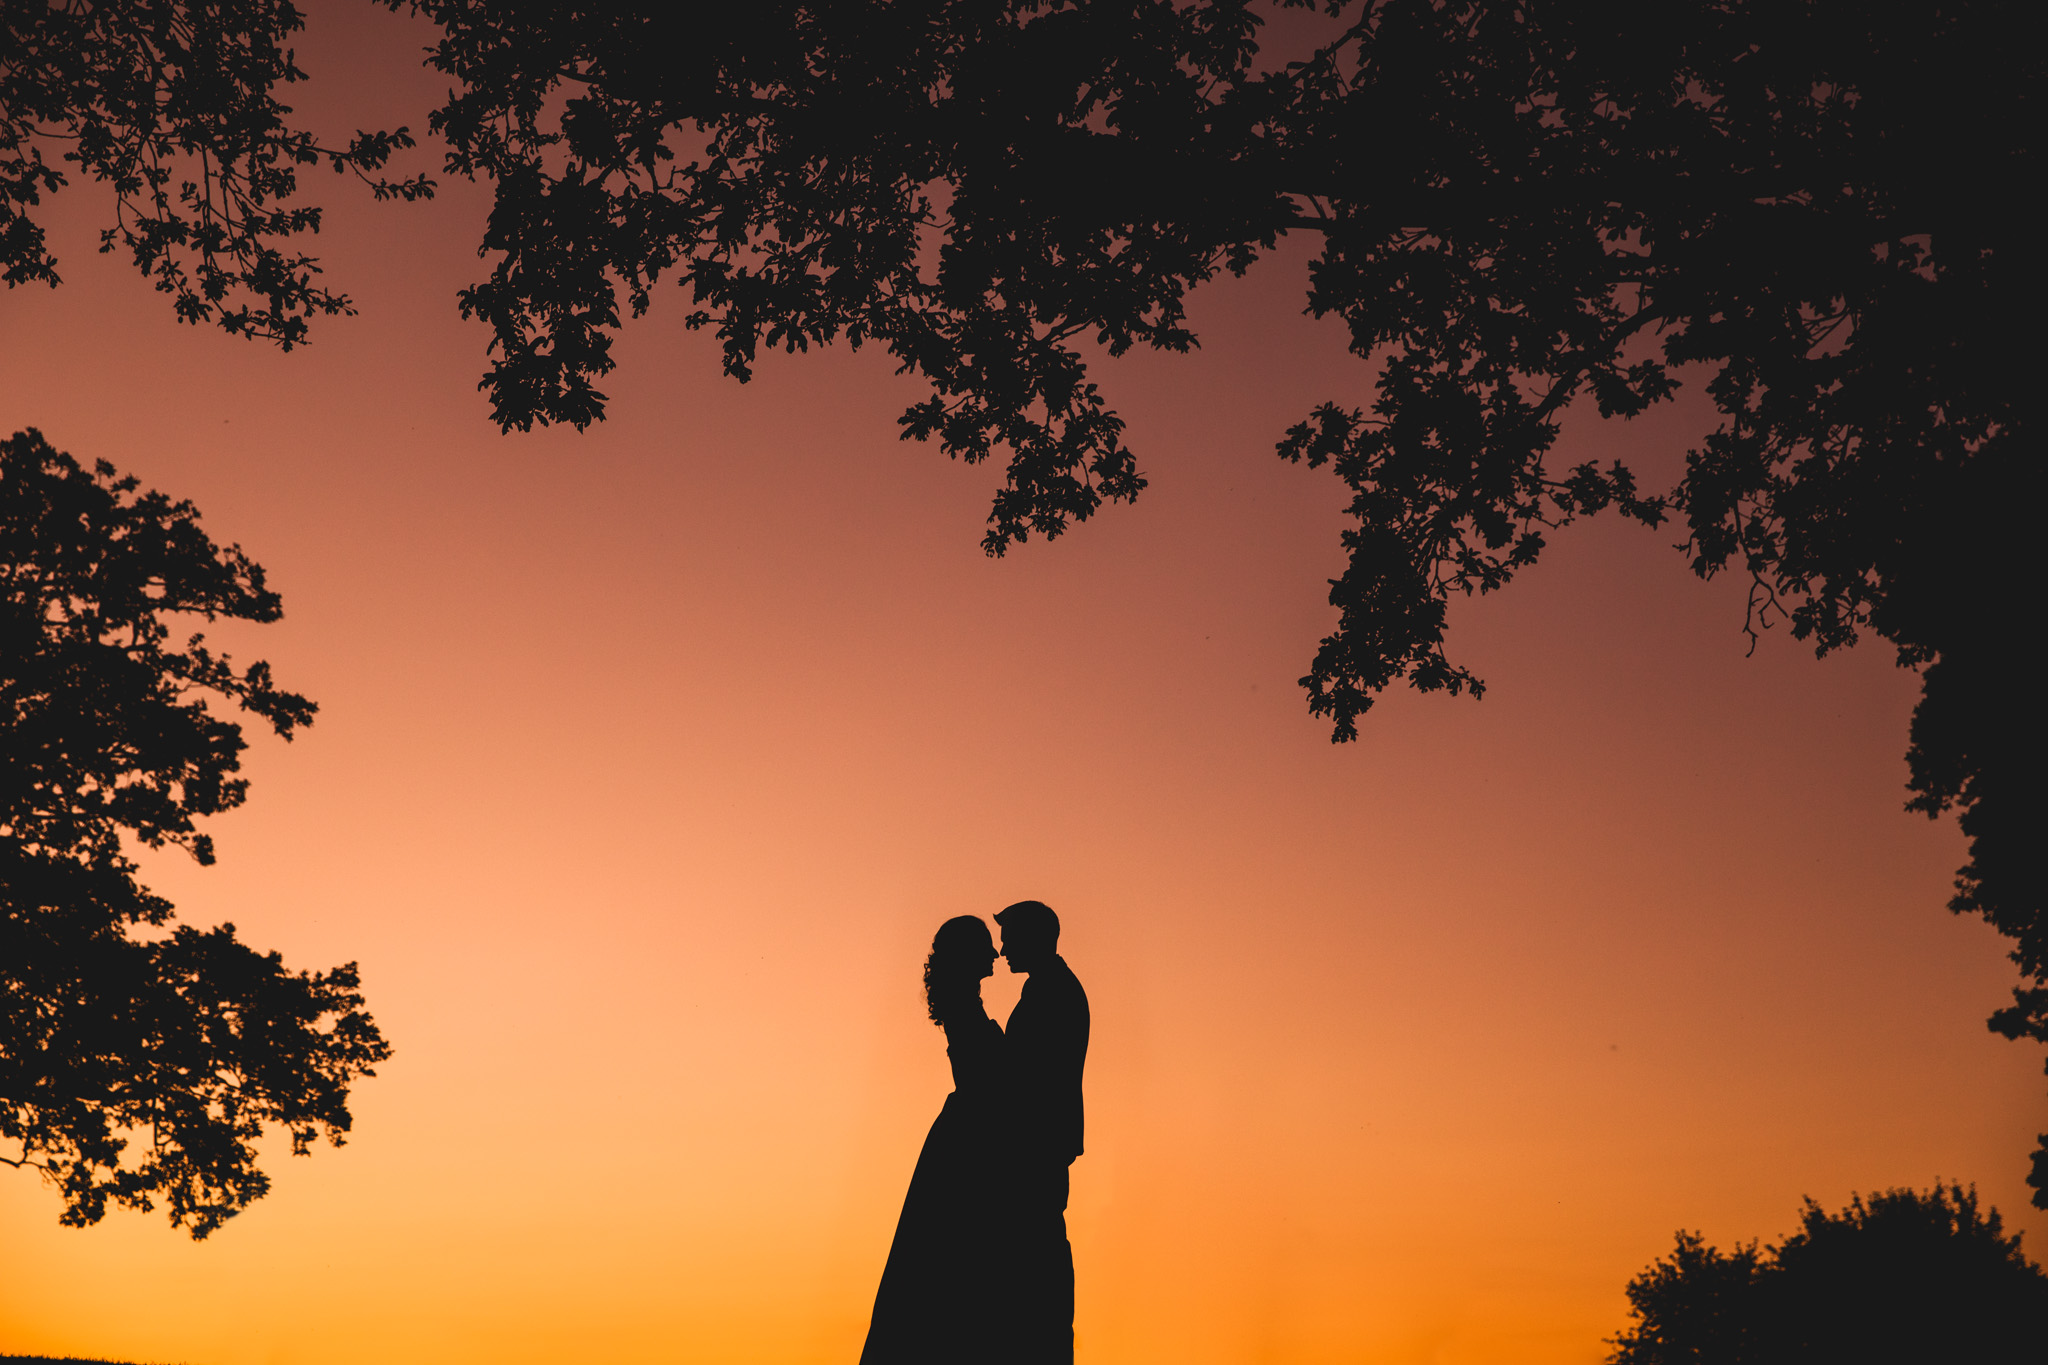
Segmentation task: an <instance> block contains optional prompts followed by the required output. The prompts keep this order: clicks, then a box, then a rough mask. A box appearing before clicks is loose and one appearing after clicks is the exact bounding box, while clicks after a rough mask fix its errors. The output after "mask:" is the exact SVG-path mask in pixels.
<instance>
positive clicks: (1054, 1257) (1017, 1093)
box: [1003, 955, 1088, 1365]
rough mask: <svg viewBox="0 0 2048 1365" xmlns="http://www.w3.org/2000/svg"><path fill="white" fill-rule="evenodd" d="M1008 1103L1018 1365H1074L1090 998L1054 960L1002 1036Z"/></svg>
mask: <svg viewBox="0 0 2048 1365" xmlns="http://www.w3.org/2000/svg"><path fill="white" fill-rule="evenodd" d="M1003 1033H1004V1038H1005V1046H1006V1049H1007V1051H1008V1054H1009V1059H1010V1075H1011V1086H1012V1097H1013V1101H1014V1103H1015V1106H1016V1107H1015V1110H1014V1112H1015V1114H1016V1124H1015V1128H1014V1140H1015V1144H1016V1145H1015V1147H1014V1148H1013V1149H1012V1153H1011V1160H1012V1161H1013V1162H1014V1163H1015V1166H1014V1169H1013V1177H1014V1183H1013V1188H1014V1189H1015V1190H1016V1192H1017V1200H1018V1208H1017V1215H1018V1241H1017V1245H1016V1247H1015V1248H1014V1249H1013V1250H1014V1252H1015V1258H1014V1261H1013V1264H1014V1266H1015V1275H1016V1287H1017V1289H1018V1291H1019V1293H1018V1299H1017V1301H1018V1302H1019V1303H1020V1304H1021V1305H1023V1306H1024V1310H1025V1313H1024V1320H1023V1321H1022V1322H1020V1323H1019V1324H1018V1326H1019V1329H1020V1338H1021V1339H1020V1341H1019V1345H1020V1346H1022V1347H1023V1355H1022V1357H1021V1359H1022V1360H1023V1361H1024V1362H1025V1365H1068V1362H1071V1361H1072V1360H1073V1358H1074V1249H1073V1246H1072V1244H1071V1243H1069V1242H1068V1241H1067V1213H1066V1210H1067V1167H1068V1166H1069V1165H1071V1164H1072V1163H1073V1160H1074V1158H1075V1157H1077V1156H1079V1155H1081V1128H1082V1115H1081V1068H1082V1066H1083V1064H1085V1063H1086V1061H1087V1059H1088V993H1087V992H1086V991H1084V990H1082V989H1081V983H1080V981H1079V980H1078V979H1077V978H1076V977H1075V976H1074V973H1073V970H1072V969H1071V968H1069V967H1068V966H1067V963H1066V959H1065V958H1062V957H1059V956H1057V955H1055V956H1054V957H1053V958H1052V960H1051V961H1050V962H1048V963H1046V964H1045V965H1044V966H1041V967H1039V968H1037V969H1036V970H1034V971H1033V972H1032V973H1031V976H1030V978H1029V979H1028V980H1027V981H1025V983H1024V989H1023V991H1022V993H1021V994H1020V995H1019V996H1018V998H1017V1007H1016V1008H1015V1009H1013V1010H1011V1011H1010V1022H1009V1024H1008V1025H1007V1026H1006V1027H1005V1028H1004V1030H1003Z"/></svg>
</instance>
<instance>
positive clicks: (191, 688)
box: [0, 430, 390, 1237]
mask: <svg viewBox="0 0 2048 1365" xmlns="http://www.w3.org/2000/svg"><path fill="white" fill-rule="evenodd" d="M137 488H138V485H137V482H136V480H135V479H134V478H132V477H130V478H120V477H117V476H116V474H115V472H114V470H113V469H112V468H111V467H110V466H109V465H107V464H105V463H101V464H100V465H99V466H98V467H97V468H96V469H94V470H92V471H87V470H85V469H84V468H82V467H81V466H80V465H79V464H78V463H77V462H76V461H75V460H73V459H71V458H70V457H69V456H67V455H65V454H62V453H61V452H59V451H56V450H54V449H52V448H51V447H50V445H49V444H48V443H47V442H46V441H44V439H43V438H42V436H41V435H40V434H39V433H37V432H35V431H33V430H30V431H24V432H19V433H17V434H15V435H14V436H11V437H8V438H6V439H5V440H0V1140H4V1141H6V1142H7V1143H9V1144H11V1145H13V1146H14V1147H15V1152H14V1154H11V1155H0V1161H4V1162H6V1163H7V1164H9V1165H13V1166H17V1167H20V1166H28V1167H33V1168H35V1169H37V1170H39V1171H41V1172H42V1173H43V1175H44V1176H45V1177H46V1178H47V1179H48V1180H50V1181H51V1182H52V1183H53V1184H54V1185H55V1186H56V1187H57V1189H58V1190H59V1191H60V1192H61V1193H62V1195H63V1198H64V1214H63V1221H64V1222H66V1223H70V1224H74V1225H78V1226H83V1225H85V1224H89V1223H92V1222H96V1221H97V1220H98V1219H99V1218H101V1217H102V1216H103V1215H104V1214H105V1212H106V1209H107V1207H108V1204H109V1203H110V1202H112V1203H115V1204H123V1205H127V1206H130V1207H133V1208H139V1209H147V1208H150V1207H151V1206H152V1203H153V1199H154V1197H157V1196H161V1197H163V1198H164V1199H165V1200H166V1201H167V1202H168V1205H169V1212H170V1218H171V1221H172V1223H173V1224H176V1225H181V1226H185V1227H188V1228H189V1229H190V1230H191V1232H192V1235H193V1236H195V1237H204V1236H205V1235H207V1234H208V1233H209V1232H211V1231H213V1230H214V1229H215V1228H217V1227H219V1226H220V1224H221V1223H222V1222H223V1221H224V1220H225V1219H226V1218H228V1217H229V1216H231V1215H233V1214H234V1213H236V1212H238V1211H240V1210H241V1209H242V1208H244V1207H245V1206H247V1205H248V1203H249V1202H250V1201H251V1200H254V1199H256V1198H258V1197H260V1196H261V1195H262V1194H263V1193H264V1191H265V1190H266V1189H267V1188H268V1187H269V1180H268V1177H266V1176H265V1175H264V1174H263V1173H262V1172H261V1171H260V1170H259V1169H257V1167H256V1164H255V1158H256V1152H255V1147H254V1143H255V1141H256V1139H257V1138H258V1137H259V1135H260V1134H261V1132H262V1130H263V1125H264V1124H266V1123H275V1124H277V1125H280V1126H281V1127H282V1128H283V1129H284V1131H285V1132H286V1133H288V1134H289V1136H290V1139H291V1144H292V1149H293V1151H295V1152H299V1153H304V1152H307V1151H309V1150H310V1148H311V1145H312V1143H313V1141H314V1140H315V1138H317V1137H319V1136H321V1135H323V1134H324V1135H325V1136H326V1137H327V1139H328V1140H329V1141H330V1142H332V1143H334V1144H335V1145H337V1146H338V1145H340V1144H341V1142H342V1141H343V1136H342V1135H343V1133H345V1132H346V1131H347V1129H348V1127H349V1111H348V1104H347V1099H348V1087H349V1084H350V1083H351V1081H353V1080H354V1079H355V1078H356V1077H358V1076H366V1075H370V1074H372V1072H371V1068H372V1067H373V1066H374V1065H375V1064H376V1063H377V1062H380V1061H382V1060H384V1059H385V1058H386V1057H388V1056H389V1055H390V1049H389V1047H387V1046H386V1044H385V1042H384V1040H383V1037H382V1035H381V1034H380V1033H379V1032H378V1030H377V1026H376V1024H375V1023H374V1022H373V1021H372V1020H371V1019H370V1017H369V1015H368V1014H366V1013H365V1012H364V1011H363V1008H362V1005H363V1000H362V996H361V995H360V994H359V993H358V990H357V987H358V978H357V972H356V966H355V964H354V963H349V964H346V965H344V966H341V967H337V968H335V969H334V970H332V971H328V972H320V973H313V974H308V973H304V972H298V973H294V972H290V971H287V970H286V969H285V967H284V964H283V962H282V960H281V959H280V958H279V956H278V954H276V953H268V954H265V953H259V952H257V951H255V950H254V949H252V948H250V947H248V946H247V945H245V944H243V943H241V942H240V941H238V940H237V939H236V937H235V929H234V926H233V925H231V924H224V925H221V926H219V927H218V928H215V929H212V930H206V931H201V930H198V929H195V928H193V927H191V926H190V925H174V924H173V923H172V908H171V906H170V904H169V903H168V902H167V901H165V900H164V899H163V898H161V897H159V896H156V895H154V894H152V893H151V892H149V891H148V890H147V889H146V888H144V887H143V886H142V885H141V884H140V883H139V882H138V881H137V880H136V872H137V870H138V869H137V867H136V864H135V862H134V861H133V859H132V858H131V857H129V855H128V851H127V844H128V841H132V843H133V844H135V845H139V846H141V847H145V848H152V849H161V848H165V847H178V848H183V849H185V850H187V851H188V852H189V853H190V854H191V855H192V856H193V857H195V858H197V859H198V860H199V861H200V862H202V863H210V862H211V861H213V846H212V842H211V840H209V839H208V837H207V836H206V835H205V834H203V833H201V832H199V830H198V828H197V826H196V823H195V822H196V821H197V820H198V819H200V818H203V817H205V816H209V815H214V814H218V813H220V812H222V811H226V810H230V809H232V808H234V807H235V806H237V805H240V804H241V802H242V800H243V796H244V794H245V792H246V789H247V782H246V780H245V779H243V778H241V777H239V776H237V773H238V771H239V769H240V762H241V759H240V756H241V753H242V750H243V749H244V748H245V747H246V746H245V741H244V740H243V738H242V731H241V727H240V726H239V725H238V724H236V723H235V722H233V721H231V720H226V719H223V718H222V717H221V716H219V715H217V714H216V713H215V710H214V709H212V707H210V706H209V701H211V702H213V703H215V704H222V703H232V704H233V705H234V706H236V707H239V708H240V709H241V710H242V711H244V712H247V713H249V714H251V715H254V716H256V717H258V718H260V719H261V720H262V721H264V722H265V723H266V724H268V725H269V726H270V727H271V728H272V729H274V730H275V731H276V732H277V733H278V734H279V735H281V736H283V737H285V738H286V739H289V738H291V736H292V734H293V732H294V731H295V730H296V729H298V728H299V727H301V726H304V725H307V724H309V723H310V722H311V721H312V719H313V713H314V706H313V704H312V703H311V702H309V701H307V700H306V699H305V698H304V697H301V696H299V695H297V694H296V693H292V692H287V691H284V690H282V689H280V688H278V687H277V686H276V684H275V682H274V681H273V679H272V677H271V672H270V668H269V666H268V665H267V664H264V663H261V662H258V663H253V664H250V665H249V666H248V667H246V668H240V669H238V668H237V667H236V666H235V664H234V662H233V661H232V660H231V659H230V658H228V657H227V656H226V655H223V654H218V653H215V652H214V651H213V650H211V649H209V648H208V647H207V644H206V641H205V637H204V636H203V635H201V634H194V635H192V636H191V637H190V638H189V639H188V640H187V641H186V642H185V643H184V645H183V646H182V647H177V646H176V645H175V643H174V641H173V639H172V636H171V633H170V632H171V621H172V620H175V619H177V618H178V617H181V616H182V617H186V618H198V619H203V620H206V621H212V620H217V619H220V618H227V619H239V620H247V621H258V622H261V621H274V620H276V619H277V618H278V616H279V615H280V614H281V607H280V604H279V602H278V598H277V594H276V593H274V592H272V591H271V590H270V589H269V588H268V587H267V586H266V585H265V583H264V578H263V570H262V568H261V567H260V566H259V565H257V564H255V563H253V562H251V561H250V560H249V559H248V557H247V556H245V555H244V554H243V553H242V552H241V550H240V549H239V548H238V547H235V546H228V547H225V548H223V547H220V546H217V545H215V544H214V543H213V541H212V540H210V539H209V538H208V537H207V535H206V533H205V532H204V531H202V530H201V529H200V526H199V522H198V514H197V512H196V511H195V510H194V509H193V507H192V505H191V504H190V503H184V502H172V501H171V500H169V499H168V498H166V497H164V496H163V495H162V494H160V493H154V492H138V491H137ZM138 1133H139V1134H142V1135H145V1138H146V1140H145V1141H144V1142H143V1143H142V1152H141V1155H140V1157H139V1159H128V1158H127V1157H125V1156H124V1153H125V1152H126V1149H127V1148H128V1147H129V1145H130V1141H131V1138H132V1136H133V1135H134V1134H138Z"/></svg>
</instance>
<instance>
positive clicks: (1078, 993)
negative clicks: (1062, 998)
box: [1046, 956, 1088, 1009]
mask: <svg viewBox="0 0 2048 1365" xmlns="http://www.w3.org/2000/svg"><path fill="white" fill-rule="evenodd" d="M1053 962H1054V963H1055V964H1056V966H1057V968H1058V970H1057V971H1056V972H1053V973H1048V975H1050V976H1051V978H1052V979H1051V980H1050V981H1048V982H1047V983H1046V984H1047V985H1049V986H1052V987H1054V988H1055V989H1056V990H1057V991H1058V992H1059V993H1060V994H1061V995H1066V996H1071V997H1073V998H1074V999H1076V1000H1078V1001H1080V1003H1081V1007H1082V1008H1083V1009H1086V1008H1087V1007H1088V992H1087V991H1085V990H1083V989H1082V988H1081V978H1080V977H1078V976H1075V975H1074V969H1073V968H1072V967H1070V966H1068V965H1067V960H1066V959H1065V958H1063V957H1058V956H1055V957H1054V958H1053Z"/></svg>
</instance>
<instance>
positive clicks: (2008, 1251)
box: [1608, 1181, 2048, 1365]
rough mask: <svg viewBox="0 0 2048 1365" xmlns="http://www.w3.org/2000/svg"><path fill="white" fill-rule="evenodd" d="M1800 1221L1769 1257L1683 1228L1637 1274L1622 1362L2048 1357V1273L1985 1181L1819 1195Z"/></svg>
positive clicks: (1617, 1359)
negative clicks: (1838, 1204) (1983, 1199)
mask: <svg viewBox="0 0 2048 1365" xmlns="http://www.w3.org/2000/svg"><path fill="white" fill-rule="evenodd" d="M1800 1223H1801V1226H1800V1230H1799V1231H1798V1232H1796V1233H1794V1234H1792V1235H1791V1236H1790V1237H1787V1238H1786V1239H1785V1240H1784V1242H1782V1243H1781V1244H1779V1245H1777V1246H1772V1247H1766V1248H1764V1249H1763V1250H1762V1251H1759V1250H1758V1248H1757V1244H1756V1243H1754V1242H1751V1243H1750V1244H1749V1245H1747V1246H1737V1247H1736V1248H1735V1249H1734V1250H1733V1251H1732V1252H1723V1251H1721V1250H1720V1249H1719V1248H1717V1247H1711V1246H1708V1245H1707V1244H1706V1242H1705V1241H1704V1239H1702V1238H1701V1236H1700V1235H1699V1234H1698V1233H1696V1232H1680V1233H1679V1234H1678V1238H1677V1246H1676V1247H1675V1248H1674V1249H1673V1251H1672V1253H1671V1255H1670V1256H1669V1257H1668V1258H1664V1259H1660V1260H1658V1261H1656V1262H1655V1263H1653V1264H1652V1265H1651V1266H1650V1268H1649V1269H1647V1270H1645V1271H1644V1272H1643V1273H1642V1274H1640V1275H1638V1276H1636V1277H1635V1279H1633V1280H1631V1281H1629V1286H1628V1298H1629V1304H1630V1306H1631V1308H1632V1310H1633V1313H1634V1316H1635V1323H1634V1325H1633V1326H1631V1327H1630V1328H1629V1329H1628V1330H1627V1331H1625V1332H1624V1333H1622V1335H1620V1336H1619V1337H1616V1338H1614V1340H1613V1345H1614V1347H1615V1350H1614V1352H1613V1354H1611V1355H1610V1356H1608V1362H1609V1365H1678V1362H1685V1365H1791V1363H1792V1362H1795V1361H1797V1362H1814V1361H1832V1360H1841V1361H1894V1360H1898V1361H1930V1362H1932V1361H1970V1362H1972V1363H1973V1365H2000V1363H2001V1362H2007V1361H2010V1362H2013V1363H2014V1365H2019V1362H2022V1361H2038V1360H2040V1359H2041V1351H2042V1329H2043V1327H2044V1325H2048V1275H2044V1274H2043V1273H2042V1271H2041V1268H2040V1267H2039V1266H2038V1265H2036V1264H2034V1262H2032V1261H2030V1260H2028V1259H2027V1257H2026V1256H2025V1254H2023V1253H2022V1251H2021V1250H2020V1239H2019V1236H2018V1235H2017V1234H2014V1235H2013V1236H2010V1237H2008V1236H2006V1235H2005V1233H2004V1230H2003V1227H2002V1224H2001V1223H2000V1220H1999V1217H1998V1211H1997V1210H1996V1209H1986V1210H1982V1211H1980V1210H1979V1208H1978V1205H1977V1192H1976V1189H1975V1187H1974V1186H1973V1187H1971V1188H1969V1189H1965V1188H1963V1187H1962V1186H1960V1185H1944V1184H1942V1183H1940V1182H1939V1181H1937V1182H1936V1183H1935V1186H1934V1188H1933V1189H1932V1190H1930V1191H1928V1192H1927V1193H1925V1194H1922V1193H1920V1192H1919V1191H1917V1190H1904V1189H1895V1190H1886V1191H1884V1192H1883V1193H1881V1194H1873V1195H1871V1196H1870V1198H1869V1200H1868V1201H1865V1200H1864V1198H1863V1197H1862V1196H1861V1195H1858V1196H1856V1197H1854V1198H1853V1199H1851V1200H1850V1202H1849V1206H1848V1207H1847V1208H1846V1209H1844V1210H1842V1212H1841V1213H1839V1214H1831V1213H1828V1212H1826V1211H1824V1210H1823V1209H1822V1208H1821V1207H1820V1206H1819V1205H1818V1204H1816V1203H1814V1202H1813V1201H1812V1200H1811V1199H1809V1200H1807V1201H1806V1207H1805V1209H1804V1211H1803V1212H1802V1214H1801V1217H1800Z"/></svg>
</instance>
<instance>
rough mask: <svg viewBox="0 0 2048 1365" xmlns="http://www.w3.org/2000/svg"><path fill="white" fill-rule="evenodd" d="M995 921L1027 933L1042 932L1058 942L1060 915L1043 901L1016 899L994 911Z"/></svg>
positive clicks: (1006, 927) (1005, 926)
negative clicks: (1013, 903) (1011, 903)
mask: <svg viewBox="0 0 2048 1365" xmlns="http://www.w3.org/2000/svg"><path fill="white" fill-rule="evenodd" d="M996 923H997V924H1000V925H1002V926H1003V927H1004V928H1005V929H1020V930H1022V931H1023V932H1025V933H1027V934H1034V933H1035V934H1044V935H1045V936H1046V937H1047V938H1048V939H1051V940H1052V941H1053V942H1055V943H1057V942H1059V938H1060V917H1059V916H1058V915H1055V914H1054V913H1053V912H1052V907H1051V906H1050V905H1047V904H1046V903H1045V902H1044V901H1018V902H1017V903H1016V904H1015V905H1006V906H1004V907H1003V908H1002V909H1001V910H998V911H996Z"/></svg>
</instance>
